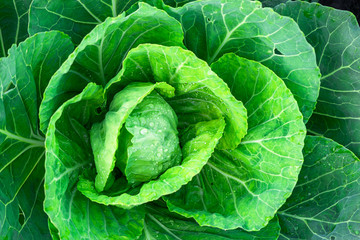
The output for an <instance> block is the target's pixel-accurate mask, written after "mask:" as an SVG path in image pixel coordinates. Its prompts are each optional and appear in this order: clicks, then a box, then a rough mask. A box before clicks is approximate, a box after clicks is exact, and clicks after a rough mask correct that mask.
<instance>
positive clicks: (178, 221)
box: [139, 204, 280, 240]
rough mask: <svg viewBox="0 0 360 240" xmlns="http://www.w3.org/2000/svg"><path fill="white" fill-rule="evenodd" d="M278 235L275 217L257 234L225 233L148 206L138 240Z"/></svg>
mask: <svg viewBox="0 0 360 240" xmlns="http://www.w3.org/2000/svg"><path fill="white" fill-rule="evenodd" d="M279 233H280V226H279V222H278V219H277V217H275V218H274V219H273V220H271V221H270V222H269V224H268V225H267V226H266V227H265V228H264V229H262V230H260V231H258V232H246V231H244V230H242V229H240V228H239V229H236V230H228V231H225V230H221V229H218V228H211V227H200V226H199V225H198V224H197V223H196V222H195V221H193V220H191V219H189V218H184V217H182V216H180V215H178V214H175V213H171V212H169V210H168V209H167V208H164V207H161V206H158V205H157V204H151V205H150V204H148V205H147V206H146V215H145V223H144V230H143V234H142V236H141V237H140V238H139V240H145V239H147V240H167V239H177V240H198V239H207V240H230V239H242V240H260V239H262V240H270V239H274V240H275V239H277V238H278V236H279Z"/></svg>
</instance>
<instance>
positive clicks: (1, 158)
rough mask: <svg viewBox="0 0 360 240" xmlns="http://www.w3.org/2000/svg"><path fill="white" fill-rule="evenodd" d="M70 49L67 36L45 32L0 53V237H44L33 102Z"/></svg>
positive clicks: (40, 145) (39, 139)
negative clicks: (5, 54)
mask: <svg viewBox="0 0 360 240" xmlns="http://www.w3.org/2000/svg"><path fill="white" fill-rule="evenodd" d="M54 46H56V47H54ZM72 50H73V45H72V43H71V41H70V38H69V37H67V36H66V35H64V34H62V33H60V32H48V33H41V34H38V35H36V36H33V37H31V38H28V39H27V40H26V41H24V42H22V43H20V44H19V46H18V47H16V46H15V45H14V46H13V47H12V48H11V49H10V50H9V56H8V57H6V58H1V59H0V90H1V92H0V116H1V117H0V216H1V219H0V238H1V239H3V238H4V237H5V238H9V239H10V238H22V237H26V238H29V237H33V238H39V239H40V238H41V239H45V238H48V237H49V233H48V230H47V226H46V225H47V224H46V215H45V213H44V212H43V210H42V199H43V198H44V196H43V195H44V194H43V178H44V151H45V149H44V137H43V135H42V134H41V133H40V131H39V126H38V107H39V103H40V101H41V98H42V97H41V96H42V93H43V91H44V88H45V87H46V85H47V84H48V82H49V79H50V77H51V75H52V74H53V73H54V72H55V71H56V69H57V68H58V67H60V65H61V64H62V62H63V61H65V59H66V58H67V56H68V55H69V54H70V52H71V51H72ZM19 216H20V217H19Z"/></svg>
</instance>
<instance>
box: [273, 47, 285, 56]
mask: <svg viewBox="0 0 360 240" xmlns="http://www.w3.org/2000/svg"><path fill="white" fill-rule="evenodd" d="M274 54H276V55H279V56H283V55H284V54H283V53H282V52H280V50H279V49H277V48H274Z"/></svg>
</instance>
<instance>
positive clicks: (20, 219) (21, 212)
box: [18, 207, 25, 226]
mask: <svg viewBox="0 0 360 240" xmlns="http://www.w3.org/2000/svg"><path fill="white" fill-rule="evenodd" d="M18 221H19V223H20V225H21V226H22V225H23V224H24V222H25V214H24V212H23V210H22V209H21V208H20V207H19V219H18Z"/></svg>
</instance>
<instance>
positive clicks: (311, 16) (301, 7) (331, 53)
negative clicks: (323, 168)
mask: <svg viewBox="0 0 360 240" xmlns="http://www.w3.org/2000/svg"><path fill="white" fill-rule="evenodd" d="M276 11H278V12H279V13H280V14H283V15H286V16H290V17H292V18H294V19H295V20H296V21H297V23H298V24H299V27H300V28H301V30H302V31H303V32H304V33H305V35H306V39H307V40H308V42H309V43H310V44H311V45H313V46H314V48H315V52H316V58H317V62H318V65H319V67H320V70H321V73H322V75H323V76H322V78H321V88H320V96H319V100H318V103H317V105H316V109H315V111H314V115H313V117H312V118H311V119H310V121H309V123H308V128H309V132H310V133H313V134H316V135H324V136H325V137H328V138H331V139H334V140H335V141H337V142H339V143H340V144H342V145H344V146H345V147H347V148H349V149H350V150H352V151H353V152H354V153H355V154H357V155H358V156H360V28H359V25H358V23H357V21H356V18H355V16H354V15H353V14H352V13H350V12H347V11H340V10H336V9H333V8H330V7H324V6H322V5H320V4H315V3H312V4H310V3H306V2H289V3H287V4H286V5H280V6H279V7H277V8H276Z"/></svg>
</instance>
